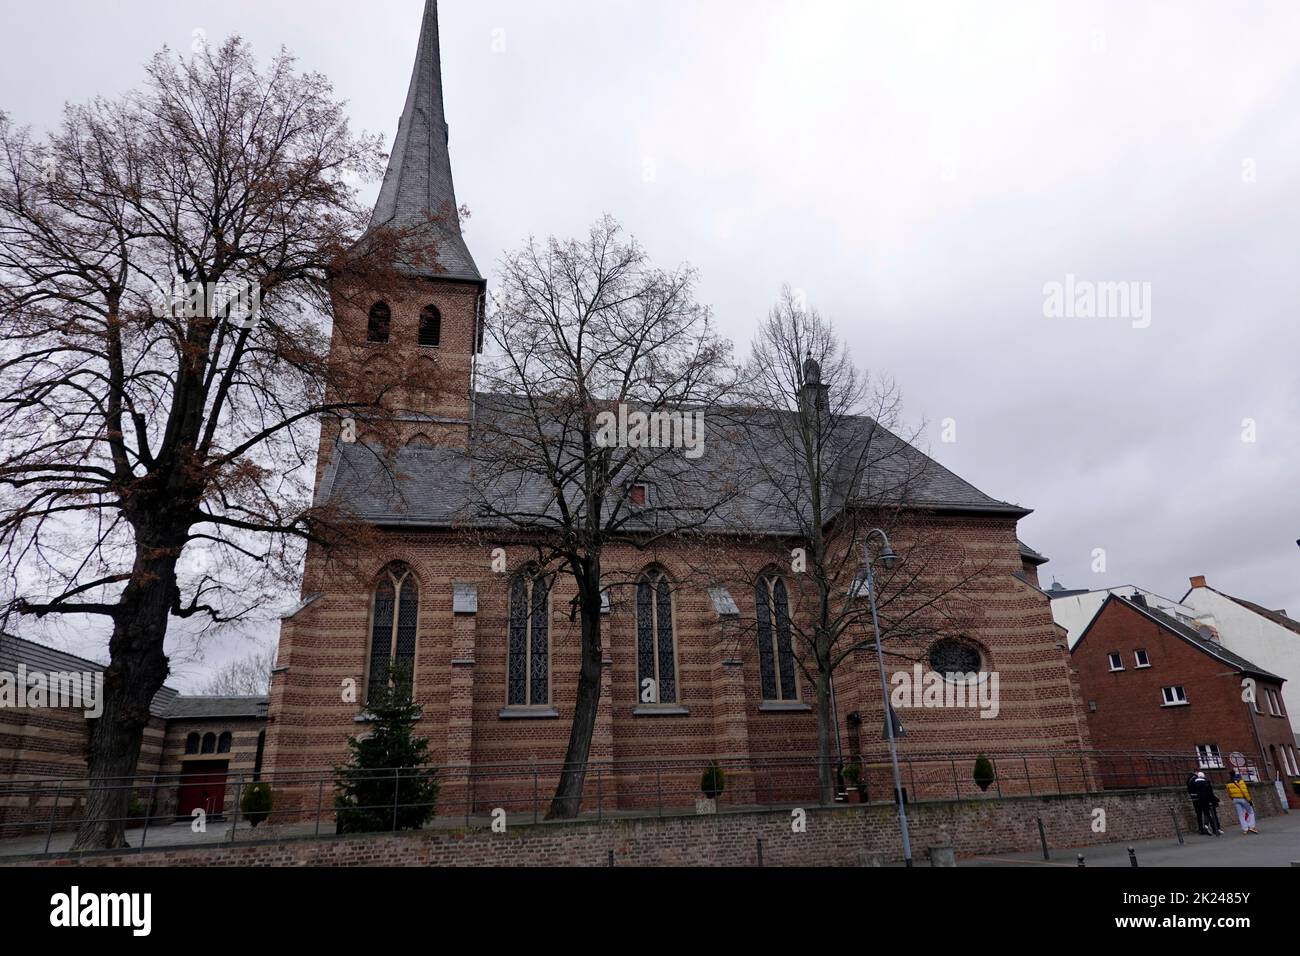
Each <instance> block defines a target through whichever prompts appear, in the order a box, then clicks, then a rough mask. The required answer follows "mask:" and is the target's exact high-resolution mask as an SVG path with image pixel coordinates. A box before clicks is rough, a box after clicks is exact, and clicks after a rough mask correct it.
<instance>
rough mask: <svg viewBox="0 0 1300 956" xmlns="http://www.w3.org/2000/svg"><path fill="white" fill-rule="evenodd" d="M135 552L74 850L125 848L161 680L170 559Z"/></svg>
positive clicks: (172, 571) (171, 587) (172, 574)
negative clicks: (152, 707)
mask: <svg viewBox="0 0 1300 956" xmlns="http://www.w3.org/2000/svg"><path fill="white" fill-rule="evenodd" d="M157 555H158V552H157V551H155V550H154V549H150V548H146V547H141V548H138V549H137V559H136V571H135V574H134V575H133V576H132V578H131V580H130V582H128V584H127V586H126V588H125V589H124V590H123V592H122V599H121V602H120V604H119V610H118V613H117V616H116V618H115V620H114V624H113V636H112V639H111V640H110V641H109V645H108V647H109V665H108V667H107V668H106V669H105V671H104V691H103V698H104V701H103V703H104V709H103V713H102V714H101V715H100V718H99V719H98V720H97V721H96V722H95V729H94V731H93V732H92V733H91V738H90V752H89V754H88V756H87V762H88V763H89V778H90V789H89V793H88V794H87V797H86V806H85V810H84V812H83V815H82V820H81V825H80V827H79V828H78V830H77V838H76V840H75V841H74V843H73V844H72V848H73V849H74V850H96V849H110V850H111V849H119V848H121V847H125V846H127V842H126V822H127V821H126V817H127V816H128V812H129V808H130V806H131V794H132V788H133V785H134V779H135V775H136V769H137V765H138V763H139V760H140V744H141V741H142V740H143V739H144V729H145V726H146V725H147V724H148V723H149V704H150V703H151V702H152V701H153V697H154V694H156V693H157V692H158V689H159V688H160V687H162V685H163V681H165V680H166V679H167V657H166V655H165V654H164V653H163V639H164V638H165V637H166V636H167V617H168V614H169V613H170V610H171V606H172V595H173V593H174V591H175V587H176V555H175V553H174V552H173V553H169V554H164V555H163V556H161V557H159V556H157Z"/></svg>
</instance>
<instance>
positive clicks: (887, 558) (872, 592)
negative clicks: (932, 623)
mask: <svg viewBox="0 0 1300 956" xmlns="http://www.w3.org/2000/svg"><path fill="white" fill-rule="evenodd" d="M873 534H878V535H880V540H881V542H883V545H884V547H883V548H882V549H881V551H880V563H881V564H882V565H884V567H885V570H886V571H888V570H889V569H891V568H892V567H893V566H894V565H895V563H897V561H898V555H896V554H894V548H893V546H892V545H890V543H889V535H887V534H885V532H884V531H883V530H882V529H880V528H872V529H871V530H870V531H869V532H867V536H866V538H865V539H864V540H863V542H862V556H863V560H864V562H865V566H866V585H867V602H868V603H869V604H870V606H871V630H872V631H873V633H874V634H875V639H876V663H877V664H878V665H879V667H880V699H881V703H882V704H883V705H884V710H885V736H886V737H887V738H888V740H889V759H890V762H891V763H892V764H893V765H894V800H895V802H896V803H897V804H898V827H899V830H900V831H901V832H902V835H903V863H904V865H906V866H911V865H912V839H911V837H910V835H909V834H908V831H907V806H906V804H904V802H903V778H902V775H901V774H900V773H899V771H898V740H897V738H895V736H894V714H893V710H892V709H891V708H890V706H889V682H888V681H887V680H886V679H885V655H884V654H883V653H882V652H881V650H880V619H879V617H878V616H877V615H876V581H875V577H874V575H872V573H871V564H872V561H871V536H872V535H873Z"/></svg>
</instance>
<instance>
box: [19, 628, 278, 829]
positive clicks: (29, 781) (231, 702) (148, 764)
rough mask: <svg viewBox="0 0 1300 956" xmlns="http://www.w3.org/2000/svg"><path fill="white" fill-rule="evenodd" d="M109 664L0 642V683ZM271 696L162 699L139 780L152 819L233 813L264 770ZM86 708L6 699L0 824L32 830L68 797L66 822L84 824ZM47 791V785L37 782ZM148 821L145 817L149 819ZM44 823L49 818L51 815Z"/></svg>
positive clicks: (154, 708)
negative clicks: (239, 793)
mask: <svg viewBox="0 0 1300 956" xmlns="http://www.w3.org/2000/svg"><path fill="white" fill-rule="evenodd" d="M103 669H104V665H102V664H97V663H95V662H94V661H90V660H86V659H85V658H81V657H76V656H74V655H72V654H67V653H64V652H63V651H58V650H55V649H53V648H50V647H46V646H44V645H42V644H37V643H35V642H34V641H28V640H24V639H22V638H18V637H14V636H12V635H7V634H6V635H0V680H12V679H13V678H14V677H15V676H16V675H18V674H20V673H23V674H25V675H27V676H29V677H30V676H32V675H37V674H39V675H42V676H44V677H46V678H48V677H49V675H56V674H98V673H100V672H102V671H103ZM266 708H267V698H266V697H264V696H263V697H202V696H184V695H181V694H179V693H178V692H177V691H176V690H174V689H172V688H170V687H163V688H162V689H161V690H159V691H158V693H157V694H155V695H154V699H153V703H152V704H151V706H150V717H149V723H148V725H147V726H146V728H145V733H144V742H143V744H142V746H141V750H140V759H139V762H138V763H137V765H136V780H137V785H138V787H139V794H140V796H141V799H142V801H143V800H145V798H146V794H147V793H148V792H149V791H153V792H155V793H156V799H155V801H154V804H153V808H152V815H154V816H164V817H170V816H172V815H177V816H187V815H188V814H189V812H190V811H191V810H193V809H194V808H195V807H201V808H203V809H204V810H205V811H206V812H209V813H212V814H219V813H221V812H222V810H223V809H226V810H229V809H230V808H231V806H232V803H233V800H234V790H235V789H236V788H237V787H238V786H239V783H240V782H241V781H242V780H253V779H255V778H256V777H257V776H258V774H259V773H260V771H261V764H262V753H263V749H264V745H265V736H266V735H265V727H266ZM92 720H93V718H88V717H87V716H86V712H85V710H84V709H83V708H82V707H80V706H76V707H56V706H41V707H27V706H18V707H14V706H8V705H7V702H6V701H5V700H4V699H3V697H2V696H0V823H5V822H10V821H23V822H29V821H30V819H31V813H30V812H29V811H31V809H32V808H33V807H38V806H44V805H48V804H49V803H50V802H51V798H52V794H53V793H54V792H55V791H56V790H57V791H58V793H59V804H58V810H59V813H58V817H59V818H60V819H61V820H68V819H73V818H75V817H76V816H77V815H78V814H79V812H80V809H81V804H82V802H83V800H84V792H83V790H84V786H85V782H86V775H87V766H86V753H87V749H88V747H89V745H90V733H91V723H92ZM41 782H45V783H46V784H48V786H45V785H44V784H42V786H41V787H37V786H36V785H37V784H38V783H41ZM141 812H143V811H141ZM41 819H42V820H44V819H46V812H45V811H42V814H41Z"/></svg>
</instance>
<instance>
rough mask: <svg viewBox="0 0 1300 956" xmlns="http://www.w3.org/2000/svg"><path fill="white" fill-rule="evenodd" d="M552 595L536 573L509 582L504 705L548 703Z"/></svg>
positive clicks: (532, 571) (519, 573)
mask: <svg viewBox="0 0 1300 956" xmlns="http://www.w3.org/2000/svg"><path fill="white" fill-rule="evenodd" d="M550 619H551V595H550V589H549V588H548V587H547V582H546V578H545V577H543V576H542V575H541V574H539V573H538V572H537V571H536V570H535V569H528V570H524V571H520V572H518V573H517V574H515V576H514V577H512V578H511V579H510V634H509V647H508V664H507V674H506V703H507V704H508V705H513V706H524V705H529V704H547V703H549V702H550V692H551V671H550Z"/></svg>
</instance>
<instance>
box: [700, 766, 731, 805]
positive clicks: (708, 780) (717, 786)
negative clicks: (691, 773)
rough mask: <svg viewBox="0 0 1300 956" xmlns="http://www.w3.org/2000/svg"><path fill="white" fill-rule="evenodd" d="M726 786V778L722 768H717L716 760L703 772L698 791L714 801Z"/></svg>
mask: <svg viewBox="0 0 1300 956" xmlns="http://www.w3.org/2000/svg"><path fill="white" fill-rule="evenodd" d="M726 786H727V778H726V775H725V774H724V773H723V772H722V768H721V767H719V766H718V762H717V761H716V760H714V761H712V762H710V763H709V765H708V767H706V768H705V770H704V775H703V776H701V777H700V790H701V791H703V793H704V795H705V796H706V797H708V798H709V799H710V800H716V799H717V798H718V794H720V793H722V791H723V790H724V789H725V788H726Z"/></svg>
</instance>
